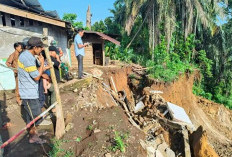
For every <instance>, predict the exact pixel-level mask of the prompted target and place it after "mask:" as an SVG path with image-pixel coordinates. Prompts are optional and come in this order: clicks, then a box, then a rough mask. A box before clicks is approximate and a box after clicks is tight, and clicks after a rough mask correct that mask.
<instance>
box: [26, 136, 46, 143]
mask: <svg viewBox="0 0 232 157" xmlns="http://www.w3.org/2000/svg"><path fill="white" fill-rule="evenodd" d="M29 143H31V144H33V143H34V144H44V143H47V140H44V139H41V138H39V137H37V138H36V139H35V140H32V139H29Z"/></svg>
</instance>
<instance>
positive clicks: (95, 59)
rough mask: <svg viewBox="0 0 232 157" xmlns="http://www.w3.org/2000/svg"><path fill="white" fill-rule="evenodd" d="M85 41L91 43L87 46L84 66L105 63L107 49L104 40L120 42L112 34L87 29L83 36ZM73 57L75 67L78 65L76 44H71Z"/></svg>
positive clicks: (117, 43)
mask: <svg viewBox="0 0 232 157" xmlns="http://www.w3.org/2000/svg"><path fill="white" fill-rule="evenodd" d="M82 40H83V43H86V42H89V43H90V45H89V46H88V47H85V56H84V61H83V62H84V67H86V66H93V65H102V66H104V65H105V50H104V42H105V40H107V41H110V42H112V43H114V44H116V45H118V46H120V42H119V41H117V40H115V39H113V38H111V37H110V36H108V35H106V34H103V33H100V32H94V31H85V33H84V36H83V37H82ZM71 58H72V67H73V68H75V67H77V66H78V63H77V59H76V55H75V50H74V44H72V46H71Z"/></svg>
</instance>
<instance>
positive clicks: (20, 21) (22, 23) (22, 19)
mask: <svg viewBox="0 0 232 157" xmlns="http://www.w3.org/2000/svg"><path fill="white" fill-rule="evenodd" d="M19 25H20V26H21V27H23V26H24V18H22V17H20V19H19Z"/></svg>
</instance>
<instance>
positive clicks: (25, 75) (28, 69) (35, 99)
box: [18, 37, 46, 144]
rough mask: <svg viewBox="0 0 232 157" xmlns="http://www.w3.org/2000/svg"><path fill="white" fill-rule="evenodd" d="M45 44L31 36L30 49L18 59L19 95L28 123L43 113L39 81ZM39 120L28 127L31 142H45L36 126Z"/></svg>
mask: <svg viewBox="0 0 232 157" xmlns="http://www.w3.org/2000/svg"><path fill="white" fill-rule="evenodd" d="M44 46H45V45H44V44H43V42H42V41H41V39H40V38H38V37H31V38H30V39H29V41H28V49H27V50H25V51H23V52H22V53H21V54H20V56H19V60H18V84H19V95H20V98H21V99H22V105H23V107H24V109H25V111H26V113H25V114H26V115H25V117H26V122H27V124H28V123H29V122H30V121H32V120H33V119H34V118H36V117H37V116H38V115H40V114H41V107H40V103H39V91H38V81H39V79H40V77H41V76H42V74H43V70H44V69H43V68H44V58H43V56H42V55H41V51H42V49H43V47H44ZM35 55H37V56H38V60H39V62H40V67H39V68H38V69H37V67H36V58H35ZM38 123H39V122H38V121H37V122H36V123H35V124H34V125H33V126H32V127H31V128H29V129H28V132H29V143H39V144H41V143H45V142H46V141H43V140H42V139H40V138H39V136H38V133H37V132H36V128H35V126H36V125H38Z"/></svg>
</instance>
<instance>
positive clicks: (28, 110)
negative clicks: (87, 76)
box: [6, 29, 89, 144]
mask: <svg viewBox="0 0 232 157" xmlns="http://www.w3.org/2000/svg"><path fill="white" fill-rule="evenodd" d="M83 35H84V30H83V29H78V34H77V35H76V36H75V38H74V46H75V54H76V57H77V60H78V78H79V79H82V78H83V77H84V75H83V57H84V55H85V52H84V47H86V46H88V45H89V44H88V43H85V44H83V41H82V37H83ZM45 46H47V45H44V44H43V42H42V40H41V38H38V37H31V38H30V39H29V40H28V42H27V44H26V45H24V44H23V43H21V42H18V43H15V44H14V49H15V51H14V52H13V53H12V54H11V55H10V56H9V58H8V60H7V62H6V65H7V66H8V67H11V68H13V70H14V74H15V80H16V90H15V93H16V101H17V103H18V104H19V105H22V108H23V109H24V111H25V115H24V117H25V121H26V123H27V124H28V123H29V122H31V121H32V120H33V119H34V118H36V117H37V116H38V115H40V114H41V112H42V108H43V107H44V105H45V104H46V103H45V101H46V100H48V101H47V102H48V105H51V104H53V103H54V102H55V101H56V97H55V92H54V87H53V85H52V81H51V75H50V68H51V66H53V67H54V71H55V75H56V80H57V82H58V83H59V82H60V72H59V67H60V64H61V59H60V58H61V57H62V55H63V52H62V50H61V49H58V48H57V47H56V46H54V43H51V46H49V53H50V57H51V60H52V64H53V65H49V64H48V62H47V60H46V55H45V52H44V47H45ZM46 95H49V96H48V97H46ZM41 121H42V119H40V120H39V121H37V122H36V123H35V125H33V126H32V127H30V128H29V129H28V132H29V143H39V144H41V143H45V142H46V141H45V140H43V139H41V138H40V137H39V134H38V133H37V131H36V126H37V125H39V124H40V123H41Z"/></svg>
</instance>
